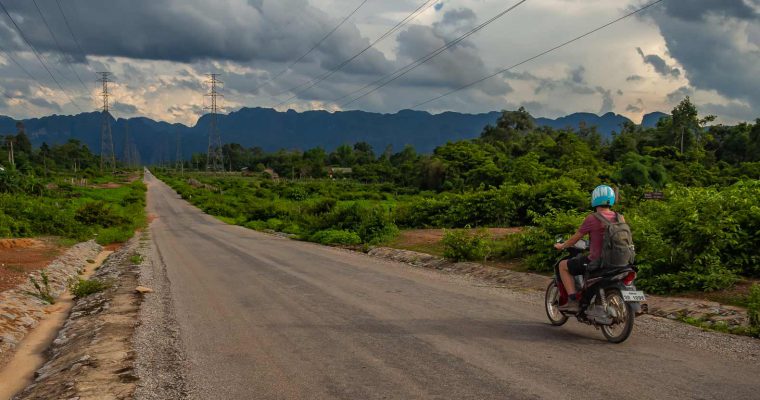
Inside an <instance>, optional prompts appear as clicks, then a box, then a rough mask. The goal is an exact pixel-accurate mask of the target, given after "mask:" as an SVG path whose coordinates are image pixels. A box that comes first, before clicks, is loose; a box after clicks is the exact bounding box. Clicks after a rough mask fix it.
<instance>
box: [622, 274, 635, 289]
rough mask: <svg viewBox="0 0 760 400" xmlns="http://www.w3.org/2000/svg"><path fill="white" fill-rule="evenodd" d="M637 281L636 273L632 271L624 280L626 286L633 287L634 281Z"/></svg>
mask: <svg viewBox="0 0 760 400" xmlns="http://www.w3.org/2000/svg"><path fill="white" fill-rule="evenodd" d="M634 279H636V273H635V272H633V271H631V272H629V273H628V275H627V276H626V277H625V278H624V279H623V284H624V285H626V286H631V284H632V283H633V280H634Z"/></svg>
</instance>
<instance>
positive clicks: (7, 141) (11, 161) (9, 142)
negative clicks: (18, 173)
mask: <svg viewBox="0 0 760 400" xmlns="http://www.w3.org/2000/svg"><path fill="white" fill-rule="evenodd" d="M15 141H16V138H15V137H13V136H6V137H5V144H6V145H7V146H8V147H9V149H10V151H9V152H8V163H9V164H10V166H11V169H16V159H15V158H13V142H15Z"/></svg>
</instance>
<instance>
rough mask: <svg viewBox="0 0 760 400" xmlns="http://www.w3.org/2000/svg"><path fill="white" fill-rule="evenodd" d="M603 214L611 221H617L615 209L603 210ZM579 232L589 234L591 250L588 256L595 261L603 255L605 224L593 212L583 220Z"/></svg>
mask: <svg viewBox="0 0 760 400" xmlns="http://www.w3.org/2000/svg"><path fill="white" fill-rule="evenodd" d="M601 213H602V215H603V216H604V217H605V218H607V219H608V220H609V221H610V222H613V221H615V212H614V211H602V212H601ZM578 232H580V233H582V234H584V235H589V238H590V239H589V242H590V243H589V247H590V248H591V249H590V250H589V255H588V258H589V260H591V261H594V260H596V259H598V258H599V257H601V256H602V245H603V244H604V224H602V221H599V220H598V219H597V218H596V217H595V216H594V215H593V214H589V215H588V217H586V219H584V220H583V223H582V224H581V227H580V229H578Z"/></svg>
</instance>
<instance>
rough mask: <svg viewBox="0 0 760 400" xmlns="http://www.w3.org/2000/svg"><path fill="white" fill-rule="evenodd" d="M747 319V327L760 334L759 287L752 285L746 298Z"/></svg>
mask: <svg viewBox="0 0 760 400" xmlns="http://www.w3.org/2000/svg"><path fill="white" fill-rule="evenodd" d="M747 319H748V320H749V326H750V327H751V328H752V329H754V330H755V332H756V334H760V285H758V284H757V283H755V284H753V285H752V288H751V289H750V291H749V297H748V298H747Z"/></svg>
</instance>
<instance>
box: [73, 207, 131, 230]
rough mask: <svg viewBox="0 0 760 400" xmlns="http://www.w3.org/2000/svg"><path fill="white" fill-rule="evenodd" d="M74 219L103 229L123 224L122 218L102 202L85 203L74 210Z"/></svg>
mask: <svg viewBox="0 0 760 400" xmlns="http://www.w3.org/2000/svg"><path fill="white" fill-rule="evenodd" d="M74 219H75V220H77V221H79V222H81V223H82V224H85V225H99V226H102V227H104V228H107V227H111V226H114V225H121V224H123V223H124V222H125V221H124V218H123V217H122V216H120V215H119V214H118V213H117V212H116V211H115V210H114V209H113V208H112V207H111V205H109V204H107V203H106V202H104V201H92V202H88V203H85V204H84V205H82V206H81V207H79V209H77V210H76V212H75V213H74Z"/></svg>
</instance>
